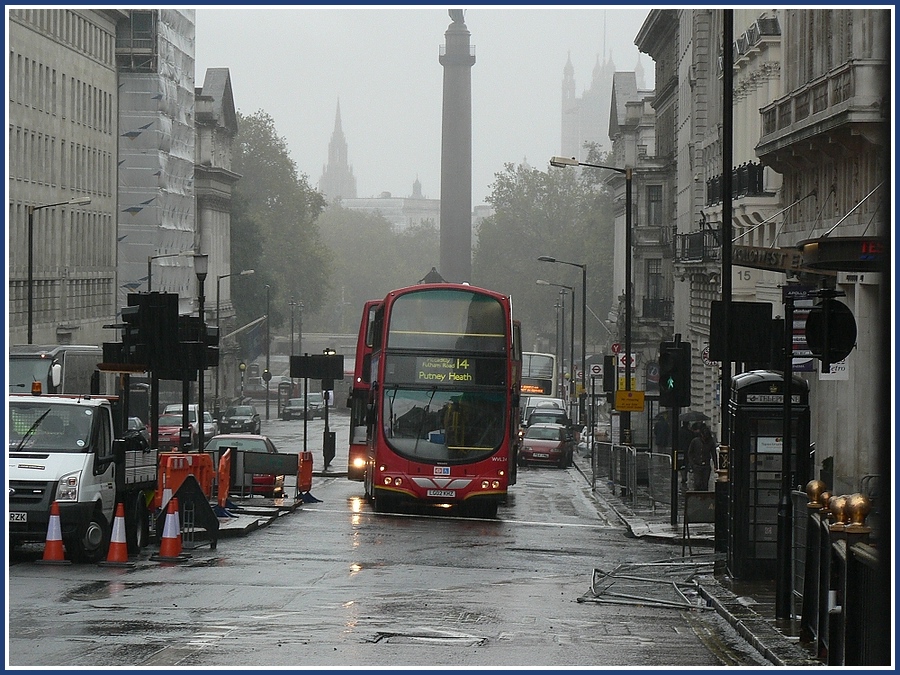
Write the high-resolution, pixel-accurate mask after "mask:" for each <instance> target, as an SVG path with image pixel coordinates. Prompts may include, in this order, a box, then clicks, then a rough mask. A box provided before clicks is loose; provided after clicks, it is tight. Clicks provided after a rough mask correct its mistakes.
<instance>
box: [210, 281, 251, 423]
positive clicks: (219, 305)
mask: <svg viewBox="0 0 900 675" xmlns="http://www.w3.org/2000/svg"><path fill="white" fill-rule="evenodd" d="M255 271H256V270H241V271H240V272H229V273H228V274H219V275H217V276H216V332H217V333H218V334H219V339H220V340H221V339H222V331H221V327H222V324H221V320H220V312H221V309H222V302H221V297H222V296H221V294H220V292H219V288H220V284H221V283H222V279H225V278H227V277H230V276H233V275H234V274H238V275H239V276H242V277H244V276H247V275H248V274H254V273H255ZM220 370H221V368H216V404H215V408H216V417H218V415H219V371H220ZM232 391H234V389H232Z"/></svg>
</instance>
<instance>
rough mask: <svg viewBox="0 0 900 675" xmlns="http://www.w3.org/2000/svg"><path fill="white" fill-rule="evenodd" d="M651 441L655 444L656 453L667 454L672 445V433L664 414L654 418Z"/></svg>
mask: <svg viewBox="0 0 900 675" xmlns="http://www.w3.org/2000/svg"><path fill="white" fill-rule="evenodd" d="M653 440H654V441H655V442H656V450H657V452H662V453H667V452H668V451H669V448H670V447H671V445H672V433H671V431H670V428H669V419H668V417H667V416H666V414H665V413H660V414H659V415H657V416H656V424H654V425H653Z"/></svg>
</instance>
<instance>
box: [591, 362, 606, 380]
mask: <svg viewBox="0 0 900 675" xmlns="http://www.w3.org/2000/svg"><path fill="white" fill-rule="evenodd" d="M591 377H603V364H602V363H592V364H591Z"/></svg>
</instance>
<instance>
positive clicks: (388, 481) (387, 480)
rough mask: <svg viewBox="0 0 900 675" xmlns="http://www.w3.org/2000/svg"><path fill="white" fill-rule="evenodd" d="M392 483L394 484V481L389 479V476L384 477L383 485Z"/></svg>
mask: <svg viewBox="0 0 900 675" xmlns="http://www.w3.org/2000/svg"><path fill="white" fill-rule="evenodd" d="M393 482H394V481H393V480H392V479H391V477H390V476H385V477H384V484H385V485H391V484H392V483H393Z"/></svg>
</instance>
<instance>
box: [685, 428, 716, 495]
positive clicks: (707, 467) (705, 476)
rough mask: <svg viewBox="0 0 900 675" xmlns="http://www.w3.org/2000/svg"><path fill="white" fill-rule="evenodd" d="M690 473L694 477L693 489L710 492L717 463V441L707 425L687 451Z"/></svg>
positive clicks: (700, 430)
mask: <svg viewBox="0 0 900 675" xmlns="http://www.w3.org/2000/svg"><path fill="white" fill-rule="evenodd" d="M687 460H688V471H689V472H690V474H691V476H692V482H691V489H693V490H695V491H700V492H707V491H708V490H709V476H710V473H711V472H712V467H713V465H715V463H716V441H715V439H714V438H713V437H712V432H711V431H710V430H709V427H708V426H706V425H705V424H701V425H700V429H699V431H698V433H697V436H696V437H695V438H694V440H692V441H691V444H690V445H689V446H688V451H687Z"/></svg>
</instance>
